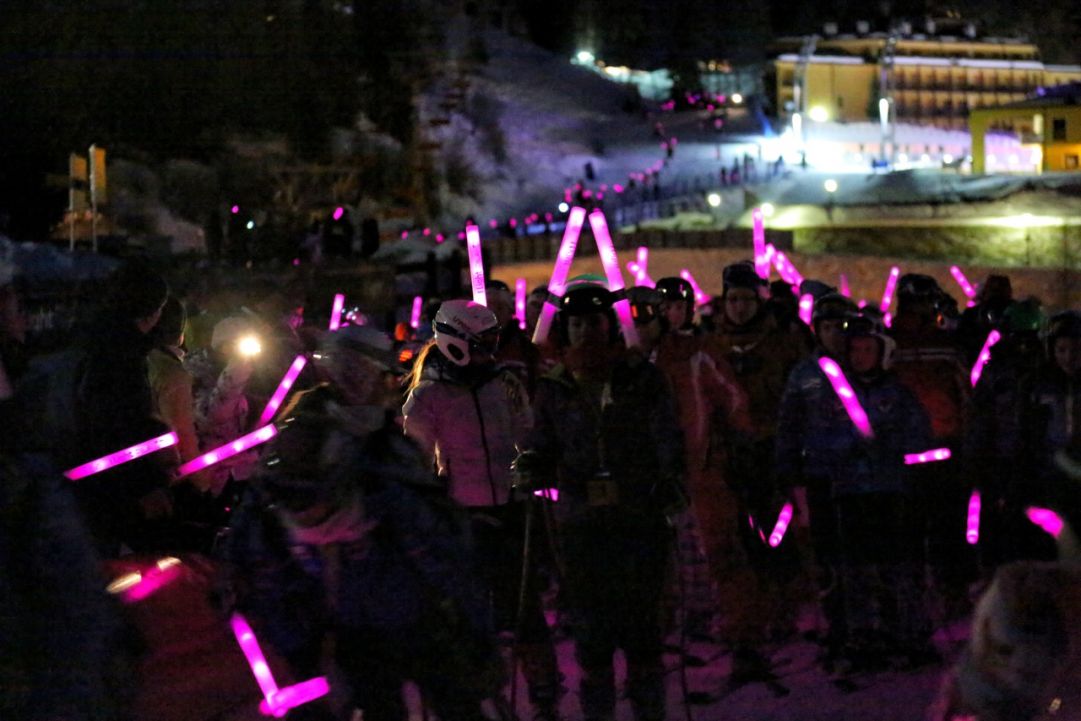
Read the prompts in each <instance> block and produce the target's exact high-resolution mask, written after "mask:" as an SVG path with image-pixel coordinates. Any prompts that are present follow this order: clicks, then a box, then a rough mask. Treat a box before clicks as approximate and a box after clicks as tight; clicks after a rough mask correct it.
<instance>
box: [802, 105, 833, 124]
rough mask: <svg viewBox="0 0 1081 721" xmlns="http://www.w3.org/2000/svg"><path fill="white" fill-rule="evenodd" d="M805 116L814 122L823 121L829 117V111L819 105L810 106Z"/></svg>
mask: <svg viewBox="0 0 1081 721" xmlns="http://www.w3.org/2000/svg"><path fill="white" fill-rule="evenodd" d="M807 116H808V117H809V118H810V119H811V120H813V121H815V122H816V123H824V122H826V121H827V120H829V119H830V113H829V111H828V110H826V109H825V108H824V107H822V106H821V105H816V106H814V107H813V108H811V112H809V113H808V114H807Z"/></svg>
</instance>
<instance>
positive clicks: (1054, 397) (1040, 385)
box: [1018, 363, 1081, 500]
mask: <svg viewBox="0 0 1081 721" xmlns="http://www.w3.org/2000/svg"><path fill="white" fill-rule="evenodd" d="M1019 422H1020V427H1021V429H1022V432H1023V434H1024V436H1023V444H1022V447H1021V449H1020V455H1019V458H1018V464H1020V465H1023V466H1024V467H1025V468H1027V469H1028V473H1026V476H1028V478H1029V479H1030V480H1031V481H1032V482H1036V481H1037V480H1038V479H1048V478H1051V477H1056V476H1058V475H1059V474H1058V471H1057V470H1056V467H1055V461H1054V456H1055V453H1056V452H1057V451H1059V450H1062V449H1065V448H1068V447H1070V446H1074V447H1076V446H1077V444H1078V440H1079V439H1081V379H1079V378H1077V377H1073V378H1071V377H1069V376H1067V375H1066V374H1065V373H1064V372H1062V370H1060V369H1059V368H1058V366H1056V365H1054V364H1053V363H1047V364H1045V365H1044V366H1043V367H1042V368H1040V369H1039V370H1037V371H1036V372H1035V373H1033V374H1031V375H1030V376H1028V377H1027V378H1026V379H1025V380H1023V381H1022V383H1021V411H1020V421H1019ZM1018 483H1024V479H1018ZM1031 490H1033V491H1035V490H1036V489H1035V488H1033V489H1031ZM1040 495H1042V493H1041V494H1040ZM1029 500H1033V497H1032V496H1030V497H1029Z"/></svg>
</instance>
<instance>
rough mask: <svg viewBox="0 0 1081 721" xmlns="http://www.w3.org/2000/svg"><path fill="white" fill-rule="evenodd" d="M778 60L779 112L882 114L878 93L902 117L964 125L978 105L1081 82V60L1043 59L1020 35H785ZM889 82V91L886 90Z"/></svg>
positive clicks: (850, 118) (851, 118) (850, 116)
mask: <svg viewBox="0 0 1081 721" xmlns="http://www.w3.org/2000/svg"><path fill="white" fill-rule="evenodd" d="M776 47H777V50H778V53H777V54H776V56H775V59H774V60H773V71H774V73H775V79H776V103H777V106H776V107H777V109H778V113H779V115H780V116H781V117H783V118H787V117H791V115H792V114H793V113H795V112H803V113H807V114H809V115H810V116H811V117H812V118H813V119H828V120H833V121H840V122H855V121H867V120H878V117H879V116H878V102H879V99H880V98H881V97H889V98H890V99H891V100H892V103H893V105H892V111H893V112H892V119H893V120H894V121H896V122H899V123H913V124H917V125H932V126H935V127H939V128H945V129H964V128H965V127H966V126H967V118H968V115H969V113H970V112H972V111H973V110H974V109H976V108H984V107H993V106H1000V105H1004V104H1007V103H1012V102H1017V101H1020V100H1023V99H1024V98H1026V97H1028V96H1029V95H1031V94H1033V93H1034V92H1036V90H1037V89H1038V88H1041V87H1049V86H1052V85H1059V84H1062V83H1069V82H1074V81H1081V66H1076V65H1046V64H1044V63H1043V62H1042V61H1041V60H1040V56H1039V49H1038V48H1037V47H1036V45H1035V44H1033V43H1029V42H1026V41H1022V40H1010V39H995V38H981V39H974V38H967V37H952V36H930V35H920V34H908V35H905V34H902V33H894V34H887V33H868V34H866V35H835V36H827V37H813V38H784V39H781V40H779V41H778V42H777V43H776ZM883 88H885V92H883Z"/></svg>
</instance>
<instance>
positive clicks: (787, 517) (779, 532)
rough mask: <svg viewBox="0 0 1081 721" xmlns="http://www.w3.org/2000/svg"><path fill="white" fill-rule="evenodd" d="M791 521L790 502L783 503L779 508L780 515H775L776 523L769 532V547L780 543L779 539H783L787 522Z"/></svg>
mask: <svg viewBox="0 0 1081 721" xmlns="http://www.w3.org/2000/svg"><path fill="white" fill-rule="evenodd" d="M791 521H792V504H791V503H785V504H784V507H783V508H781V513H780V515H778V516H777V523H776V525H774V526H773V533H771V534H769V545H770V548H776V547H777V546H779V545H781V541H782V540H784V534H785V531H787V530H788V524H789V523H790V522H791Z"/></svg>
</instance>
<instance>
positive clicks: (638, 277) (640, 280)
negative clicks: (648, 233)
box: [627, 245, 657, 286]
mask: <svg viewBox="0 0 1081 721" xmlns="http://www.w3.org/2000/svg"><path fill="white" fill-rule="evenodd" d="M627 265H628V266H630V265H631V263H628V264H627ZM634 265H635V266H636V267H637V268H636V270H633V271H631V272H632V273H634V283H635V285H648V286H655V285H657V284H656V283H654V282H653V279H652V278H650V277H649V272H648V271H647V270H646V269H647V268H648V267H649V248H647V247H646V246H644V245H640V246H638V261H637V262H636V263H634Z"/></svg>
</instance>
